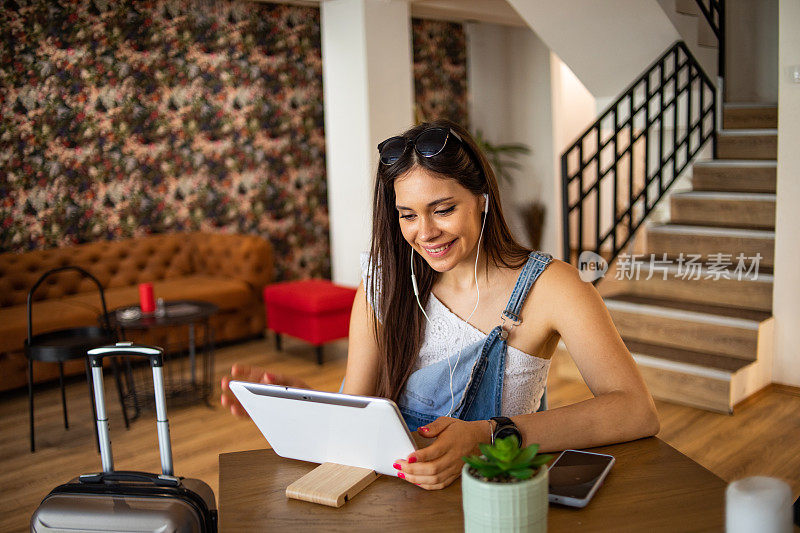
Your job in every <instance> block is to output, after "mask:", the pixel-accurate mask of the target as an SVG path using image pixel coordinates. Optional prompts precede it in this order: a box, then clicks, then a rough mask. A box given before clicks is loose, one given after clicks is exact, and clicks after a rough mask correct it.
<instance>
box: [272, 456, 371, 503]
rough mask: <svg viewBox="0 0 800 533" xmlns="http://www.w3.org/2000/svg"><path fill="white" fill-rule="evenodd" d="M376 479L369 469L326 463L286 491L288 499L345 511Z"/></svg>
mask: <svg viewBox="0 0 800 533" xmlns="http://www.w3.org/2000/svg"><path fill="white" fill-rule="evenodd" d="M376 479H378V474H377V473H376V472H375V471H374V470H370V469H369V468H359V467H357V466H346V465H340V464H336V463H322V464H321V465H319V466H318V467H317V468H315V469H314V470H312V471H311V472H309V473H308V474H306V475H305V476H303V477H301V478H300V479H298V480H297V481H295V482H294V483H292V484H291V485H289V486H288V487H286V497H287V498H294V499H295V500H303V501H307V502H313V503H320V504H322V505H328V506H330V507H341V506H342V505H344V504H345V503H347V502H348V501H350V500H352V499H353V497H354V496H355V495H356V494H358V493H359V492H361V491H362V490H363V489H364V488H365V487H366V486H367V485H369V484H370V483H372V482H373V481H375V480H376Z"/></svg>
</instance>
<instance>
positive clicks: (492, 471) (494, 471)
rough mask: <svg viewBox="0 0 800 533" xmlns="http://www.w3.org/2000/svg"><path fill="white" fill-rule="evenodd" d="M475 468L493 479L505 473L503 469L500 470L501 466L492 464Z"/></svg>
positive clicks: (487, 477) (484, 475)
mask: <svg viewBox="0 0 800 533" xmlns="http://www.w3.org/2000/svg"><path fill="white" fill-rule="evenodd" d="M475 470H477V471H478V472H480V474H481V475H482V476H483V477H485V478H486V479H492V478H494V477H497V476H499V475H500V474H502V473H503V471H502V470H500V469H499V468H497V467H491V466H487V467H485V468H476V469H475Z"/></svg>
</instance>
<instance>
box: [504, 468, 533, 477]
mask: <svg viewBox="0 0 800 533" xmlns="http://www.w3.org/2000/svg"><path fill="white" fill-rule="evenodd" d="M508 473H509V474H511V475H512V476H514V477H515V478H517V479H530V478H531V477H532V476H533V469H532V468H517V469H515V470H509V472H508Z"/></svg>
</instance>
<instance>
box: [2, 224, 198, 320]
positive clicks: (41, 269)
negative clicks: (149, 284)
mask: <svg viewBox="0 0 800 533" xmlns="http://www.w3.org/2000/svg"><path fill="white" fill-rule="evenodd" d="M193 242H194V241H193V240H192V239H191V238H190V236H189V235H188V234H181V233H174V234H163V235H149V236H147V237H139V238H135V239H125V240H121V241H100V242H94V243H88V244H80V245H77V246H69V247H65V248H52V249H49V250H35V251H31V252H26V253H22V254H14V253H7V254H0V307H7V306H12V305H18V304H25V302H26V300H27V297H28V291H29V290H30V288H31V287H33V284H34V283H36V280H37V279H39V277H40V276H41V275H42V274H44V273H45V272H47V271H48V270H50V269H53V268H58V267H62V266H67V265H73V266H78V267H81V268H83V269H85V270H86V271H87V272H89V273H90V274H92V275H93V276H95V277H96V278H97V280H98V281H99V282H100V284H101V285H102V286H103V287H104V288H112V287H130V286H135V285H137V284H138V283H141V282H143V281H159V280H165V279H174V278H180V277H182V276H186V275H189V274H192V273H193V272H194V266H193V260H192V255H193V251H194V244H193ZM81 293H95V294H96V293H97V286H96V285H95V284H94V283H93V282H92V281H91V280H90V279H88V278H85V277H83V276H81V274H80V273H78V272H76V271H66V272H61V273H58V274H53V275H51V276H50V277H48V278H47V280H45V282H44V283H43V284H42V285H41V286H40V287H39V288H38V289H37V290H36V293H35V294H34V300H35V301H39V300H52V299H57V298H62V297H65V296H70V295H73V294H81Z"/></svg>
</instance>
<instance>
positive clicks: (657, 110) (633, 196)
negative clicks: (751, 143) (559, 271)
mask: <svg viewBox="0 0 800 533" xmlns="http://www.w3.org/2000/svg"><path fill="white" fill-rule="evenodd" d="M716 109H717V108H716V91H715V88H714V85H713V84H712V83H711V80H710V79H709V78H708V76H707V75H706V74H705V72H703V70H702V68H701V67H700V65H699V64H698V62H697V60H696V59H695V58H694V56H692V54H691V52H689V49H688V48H687V47H686V44H685V43H683V41H678V42H676V43H675V44H674V45H672V47H670V49H669V50H667V51H666V52H665V53H664V54H663V55H662V56H661V57H660V58H658V60H656V61H655V62H654V63H653V64H652V65H650V66H649V67H648V68H647V70H645V72H644V73H643V74H642V75H641V76H640V77H639V79H637V80H636V81H634V82H633V83H632V84H631V85H630V86H629V87H628V88H627V89H626V90H625V91H624V92H623V93H622V95H621V96H620V97H619V98H618V99H617V100H616V101H615V102H614V103H613V104H611V105H610V106H609V107H608V108H607V109H606V110H605V111H604V112H603V113H602V114H601V115H600V117H599V118H598V119H597V120H596V121H595V122H594V124H592V125H591V126H590V127H589V128H588V129H587V130H586V131H585V132H584V133H583V134H582V135H581V136H580V137H578V139H577V140H576V141H575V142H574V143H573V144H572V145H571V146H570V147H569V148H568V149H567V150H566V151H565V152H564V153H563V155H562V156H561V178H562V224H563V226H562V227H563V228H564V232H563V251H564V260H565V261H567V262H571V263H573V264H577V259H578V257H579V256H580V253H581V252H582V251H585V250H591V251H593V252H594V253H596V254H598V255H602V256H603V257H604V258H605V259H606V260H607V261H609V262H611V260H612V259H613V258H614V257H616V256H617V254H619V252H620V251H621V250H622V249H623V248H624V247H625V246H626V245H627V244H628V242H629V241H630V239H631V238H632V237H633V234H634V232H635V231H636V230H637V229H638V228H639V226H640V225H641V224H642V222H643V221H644V219H645V218H646V217H647V215H648V214H650V212H651V211H652V210H653V208H654V207H655V205H656V204H657V203H658V201H659V200H660V199H661V198H662V197H663V195H664V193H665V192H666V191H667V190H668V189H669V188H670V186H671V185H672V184H673V183H674V182H675V180H676V179H677V178H678V176H679V175H680V174H681V172H682V171H683V170H684V169H685V168H686V166H687V165H688V164H689V162H690V161H691V160H692V158H693V157H694V156H695V154H697V152H698V151H699V150H700V149H701V148H702V147H703V145H704V144H705V143H706V141H708V140H709V139H712V140H713V142H716V141H715V139H716V137H715V131H716V129H715V124H716ZM575 252H577V253H575Z"/></svg>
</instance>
